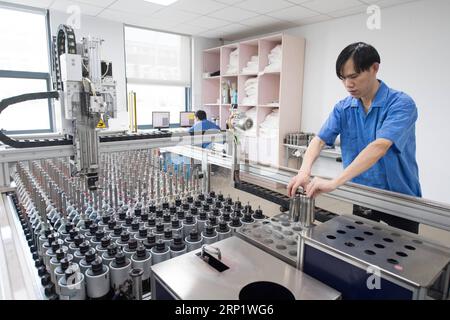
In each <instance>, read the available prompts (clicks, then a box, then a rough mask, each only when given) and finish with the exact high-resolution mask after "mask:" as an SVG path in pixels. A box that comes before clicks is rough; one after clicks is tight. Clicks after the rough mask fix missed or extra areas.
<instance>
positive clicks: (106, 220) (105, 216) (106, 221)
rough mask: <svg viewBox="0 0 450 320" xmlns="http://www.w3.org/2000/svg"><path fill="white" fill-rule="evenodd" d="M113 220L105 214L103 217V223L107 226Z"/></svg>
mask: <svg viewBox="0 0 450 320" xmlns="http://www.w3.org/2000/svg"><path fill="white" fill-rule="evenodd" d="M110 219H111V216H110V215H107V214H105V215H104V216H102V222H103V223H104V224H107V223H108V222H109V220H110Z"/></svg>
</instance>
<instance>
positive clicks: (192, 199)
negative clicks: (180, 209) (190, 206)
mask: <svg viewBox="0 0 450 320" xmlns="http://www.w3.org/2000/svg"><path fill="white" fill-rule="evenodd" d="M186 201H187V202H188V203H192V202H194V198H193V197H192V196H188V197H186Z"/></svg>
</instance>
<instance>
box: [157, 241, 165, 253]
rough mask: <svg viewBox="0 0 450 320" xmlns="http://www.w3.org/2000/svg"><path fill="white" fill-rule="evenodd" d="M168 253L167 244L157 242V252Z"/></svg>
mask: <svg viewBox="0 0 450 320" xmlns="http://www.w3.org/2000/svg"><path fill="white" fill-rule="evenodd" d="M164 251H166V243H165V242H164V241H162V240H161V239H160V240H158V241H157V242H156V252H164Z"/></svg>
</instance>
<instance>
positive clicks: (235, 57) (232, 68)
mask: <svg viewBox="0 0 450 320" xmlns="http://www.w3.org/2000/svg"><path fill="white" fill-rule="evenodd" d="M238 70H239V48H237V49H235V50H233V51H231V53H230V62H229V63H228V65H227V71H226V74H233V75H234V74H237V73H238Z"/></svg>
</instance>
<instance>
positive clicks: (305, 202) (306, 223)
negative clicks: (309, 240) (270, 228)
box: [289, 193, 314, 228]
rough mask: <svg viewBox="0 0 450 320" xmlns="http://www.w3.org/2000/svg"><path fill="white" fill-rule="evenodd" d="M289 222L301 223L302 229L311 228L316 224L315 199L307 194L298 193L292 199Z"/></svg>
mask: <svg viewBox="0 0 450 320" xmlns="http://www.w3.org/2000/svg"><path fill="white" fill-rule="evenodd" d="M289 220H290V221H292V222H299V223H300V226H301V227H302V228H310V227H312V226H313V223H314V199H313V198H309V197H307V196H306V194H305V193H297V194H296V195H295V196H294V197H292V198H291V199H290V203H289Z"/></svg>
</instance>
